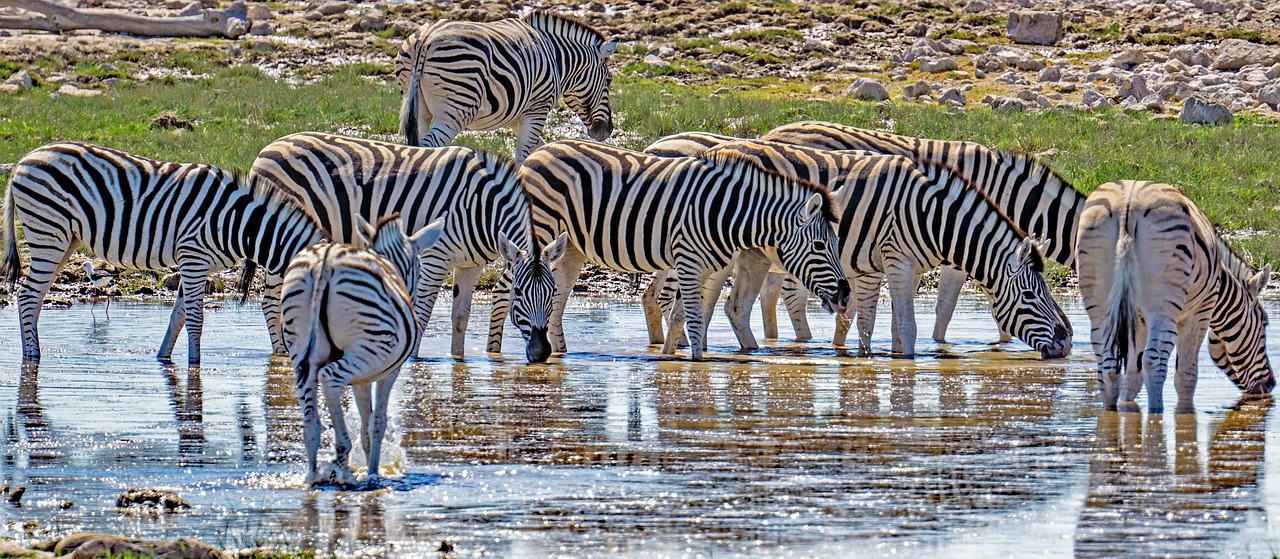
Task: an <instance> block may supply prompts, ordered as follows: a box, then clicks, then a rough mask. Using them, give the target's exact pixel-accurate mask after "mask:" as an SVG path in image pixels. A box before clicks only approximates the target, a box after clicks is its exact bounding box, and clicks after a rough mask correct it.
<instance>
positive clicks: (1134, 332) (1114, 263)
mask: <svg viewBox="0 0 1280 559" xmlns="http://www.w3.org/2000/svg"><path fill="white" fill-rule="evenodd" d="M1076 254H1077V256H1076V261H1077V262H1078V264H1079V270H1080V293H1081V295H1083V297H1084V304H1085V310H1086V311H1087V312H1088V313H1089V320H1090V321H1091V322H1092V323H1093V328H1092V330H1090V338H1091V340H1092V342H1093V348H1094V353H1095V354H1096V356H1097V360H1098V381H1099V385H1100V386H1101V391H1102V399H1103V404H1104V405H1105V406H1106V407H1107V409H1116V408H1117V405H1118V404H1119V403H1125V407H1126V408H1127V409H1136V407H1137V406H1136V404H1132V401H1133V399H1134V398H1135V397H1136V396H1137V394H1138V391H1139V389H1141V388H1142V385H1143V381H1144V380H1145V385H1146V389H1147V411H1148V412H1149V413H1159V412H1162V411H1163V410H1164V382H1165V378H1166V376H1167V374H1168V373H1167V371H1168V366H1169V357H1170V356H1171V354H1172V353H1173V351H1174V349H1175V348H1176V349H1177V352H1178V353H1177V355H1178V362H1177V368H1176V370H1175V373H1174V387H1175V389H1176V390H1177V393H1178V408H1177V410H1178V412H1179V413H1190V412H1193V411H1194V404H1193V402H1192V398H1193V396H1194V393H1195V386H1196V379H1197V376H1198V371H1197V366H1196V362H1197V355H1198V353H1199V352H1200V345H1201V343H1202V341H1203V340H1204V337H1205V332H1206V331H1211V332H1212V333H1213V336H1211V339H1210V347H1209V352H1210V355H1211V356H1212V357H1213V360H1214V362H1215V363H1216V364H1217V365H1218V366H1219V367H1221V368H1222V369H1223V371H1224V372H1226V374H1227V377H1228V378H1230V379H1231V381H1232V382H1234V383H1235V384H1236V386H1239V387H1240V388H1241V389H1242V390H1244V391H1245V392H1247V393H1249V394H1264V393H1267V392H1270V391H1271V389H1272V388H1274V387H1275V383H1276V381H1275V375H1274V373H1273V371H1272V369H1271V363H1270V361H1269V359H1268V358H1267V352H1266V326H1267V314H1266V312H1265V311H1264V310H1263V309H1262V305H1261V304H1260V303H1259V302H1258V294H1259V293H1260V292H1261V291H1262V289H1263V288H1264V287H1266V284H1267V280H1268V279H1269V278H1270V275H1271V269H1270V268H1269V267H1268V268H1264V269H1263V270H1261V271H1259V272H1257V273H1252V271H1251V270H1250V269H1249V267H1248V265H1247V264H1246V263H1244V261H1243V260H1242V259H1240V257H1239V256H1237V255H1236V254H1234V253H1233V252H1232V251H1231V249H1230V247H1228V246H1227V244H1226V242H1225V241H1223V240H1222V239H1221V237H1219V236H1218V234H1217V232H1216V231H1214V228H1213V225H1212V224H1211V223H1210V222H1209V220H1208V219H1207V218H1206V217H1205V216H1204V214H1203V213H1202V212H1201V211H1200V209H1199V208H1197V207H1196V206H1195V204H1193V203H1192V202H1191V201H1190V200H1188V199H1187V198H1186V196H1184V195H1183V194H1182V193H1181V192H1179V191H1178V189H1177V188H1175V187H1173V186H1169V185H1167V184H1160V183H1153V182H1141V181H1117V182H1110V183H1106V184H1104V185H1102V186H1099V187H1098V189H1097V190H1095V191H1094V193H1093V194H1091V195H1089V199H1088V203H1087V204H1086V205H1085V208H1084V212H1083V213H1082V214H1081V216H1080V228H1079V234H1078V239H1077V242H1076ZM1246 270H1249V271H1248V272H1246Z"/></svg>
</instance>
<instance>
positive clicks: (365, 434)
mask: <svg viewBox="0 0 1280 559" xmlns="http://www.w3.org/2000/svg"><path fill="white" fill-rule="evenodd" d="M351 395H352V398H351V399H352V400H355V401H356V412H357V413H358V414H359V415H360V449H361V450H363V451H364V457H365V463H366V464H368V463H369V460H370V458H369V456H370V454H369V442H370V438H369V434H370V431H369V425H370V421H371V420H372V419H373V383H372V382H364V383H360V384H352V385H351Z"/></svg>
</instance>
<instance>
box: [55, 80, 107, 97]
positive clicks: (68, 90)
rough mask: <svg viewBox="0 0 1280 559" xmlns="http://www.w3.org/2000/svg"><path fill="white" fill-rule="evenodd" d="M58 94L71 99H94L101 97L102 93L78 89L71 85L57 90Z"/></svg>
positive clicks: (64, 85) (94, 90)
mask: <svg viewBox="0 0 1280 559" xmlns="http://www.w3.org/2000/svg"><path fill="white" fill-rule="evenodd" d="M58 93H60V94H62V95H69V96H71V97H96V96H98V95H102V91H101V90H98V89H80V88H78V87H76V86H74V85H71V84H69V83H68V84H63V85H62V87H59V88H58Z"/></svg>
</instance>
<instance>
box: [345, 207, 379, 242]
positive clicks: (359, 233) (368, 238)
mask: <svg viewBox="0 0 1280 559" xmlns="http://www.w3.org/2000/svg"><path fill="white" fill-rule="evenodd" d="M377 233H378V230H377V229H376V228H374V226H373V224H372V223H369V222H368V221H365V219H364V216H360V215H358V216H356V230H355V238H354V239H351V244H353V245H356V246H358V247H362V248H364V247H368V246H369V245H370V244H372V243H373V237H374V235H376V234H377Z"/></svg>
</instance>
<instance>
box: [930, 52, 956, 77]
mask: <svg viewBox="0 0 1280 559" xmlns="http://www.w3.org/2000/svg"><path fill="white" fill-rule="evenodd" d="M959 67H960V64H959V63H957V62H956V59H954V58H951V57H950V56H942V57H933V56H926V57H924V58H921V59H920V71H921V72H928V73H930V74H937V73H939V72H949V71H951V70H955V69H957V68H959Z"/></svg>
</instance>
